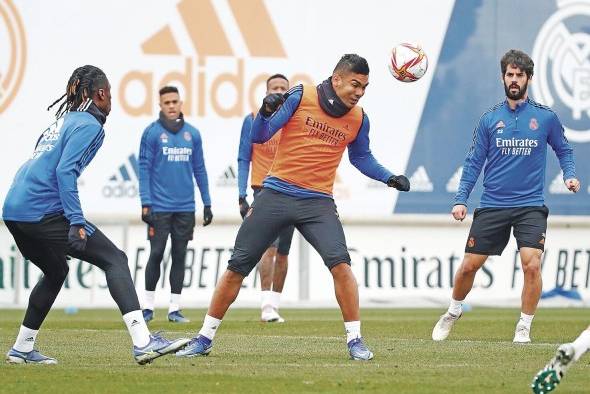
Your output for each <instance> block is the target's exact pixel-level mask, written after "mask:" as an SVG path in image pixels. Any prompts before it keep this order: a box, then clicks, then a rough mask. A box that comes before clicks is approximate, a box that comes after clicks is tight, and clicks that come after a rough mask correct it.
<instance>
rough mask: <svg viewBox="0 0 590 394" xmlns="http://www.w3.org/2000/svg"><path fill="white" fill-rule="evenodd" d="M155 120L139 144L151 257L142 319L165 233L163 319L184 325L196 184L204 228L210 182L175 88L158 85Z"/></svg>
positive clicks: (148, 310)
mask: <svg viewBox="0 0 590 394" xmlns="http://www.w3.org/2000/svg"><path fill="white" fill-rule="evenodd" d="M159 93H160V109H161V111H160V118H159V119H158V120H156V121H155V122H152V123H151V124H150V125H149V126H148V127H147V128H146V129H145V131H144V132H143V135H142V136H141V145H140V147H139V195H140V198H141V220H143V221H144V222H145V223H147V225H148V239H149V241H150V256H149V258H148V262H147V265H146V267H145V299H144V305H143V317H144V319H145V321H146V322H149V321H150V320H152V319H153V318H154V303H155V298H156V285H157V283H158V280H159V279H160V265H161V262H162V258H163V257H164V249H165V248H166V242H167V241H168V235H170V238H171V240H172V246H171V248H170V255H171V257H172V264H171V267H170V305H169V307H168V321H170V322H174V323H188V322H189V319H187V318H185V317H184V316H183V315H182V312H181V311H180V294H181V292H182V287H183V283H184V269H185V266H184V264H185V258H186V248H187V245H188V241H189V240H191V239H193V230H194V227H195V186H194V181H193V176H194V178H195V180H196V181H197V185H198V186H199V191H200V193H201V200H202V201H203V205H204V208H203V226H207V225H209V224H210V223H211V221H212V220H213V214H212V213H211V198H210V197H209V182H208V180H207V170H206V169H205V160H204V159H203V146H202V142H201V134H200V133H199V130H197V129H196V128H194V127H193V126H191V125H190V124H189V123H188V122H185V121H184V116H183V114H182V112H181V110H182V101H181V100H180V95H179V94H178V89H177V88H176V87H174V86H164V87H163V88H161V89H160V92H159Z"/></svg>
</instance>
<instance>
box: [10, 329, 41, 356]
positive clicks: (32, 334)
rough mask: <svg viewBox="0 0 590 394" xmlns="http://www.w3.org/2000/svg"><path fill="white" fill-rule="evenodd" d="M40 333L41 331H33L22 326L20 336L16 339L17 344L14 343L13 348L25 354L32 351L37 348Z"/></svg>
mask: <svg viewBox="0 0 590 394" xmlns="http://www.w3.org/2000/svg"><path fill="white" fill-rule="evenodd" d="M38 333H39V330H31V329H30V328H27V327H25V326H20V330H19V331H18V336H17V337H16V342H15V343H14V346H12V347H13V349H14V350H18V351H19V352H24V353H28V352H30V351H32V350H33V347H34V346H35V340H36V339H37V334H38Z"/></svg>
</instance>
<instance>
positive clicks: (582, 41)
mask: <svg viewBox="0 0 590 394" xmlns="http://www.w3.org/2000/svg"><path fill="white" fill-rule="evenodd" d="M557 6H558V9H557V11H556V12H555V13H554V14H553V15H551V16H550V17H549V18H548V19H547V21H546V22H545V23H544V24H543V26H542V27H541V30H540V31H539V34H538V35H537V39H536V41H535V44H534V47H533V61H534V62H535V83H534V84H533V85H531V90H532V95H533V97H534V98H535V100H536V101H539V102H540V103H542V104H544V105H548V106H550V107H552V108H553V109H554V110H555V111H556V112H557V113H559V114H560V118H561V120H562V122H563V125H564V129H565V133H566V136H567V138H568V139H569V140H571V141H574V142H590V34H589V33H588V29H587V28H586V26H588V24H590V2H588V1H585V0H557Z"/></svg>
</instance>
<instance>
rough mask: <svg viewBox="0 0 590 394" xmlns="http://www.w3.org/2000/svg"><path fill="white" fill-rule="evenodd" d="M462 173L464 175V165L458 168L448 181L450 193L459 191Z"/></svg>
mask: <svg viewBox="0 0 590 394" xmlns="http://www.w3.org/2000/svg"><path fill="white" fill-rule="evenodd" d="M461 175H463V167H459V168H457V171H455V173H454V174H453V176H452V177H451V179H449V181H448V182H447V185H446V189H447V192H449V193H457V192H458V191H459V184H460V183H461Z"/></svg>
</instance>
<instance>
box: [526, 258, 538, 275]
mask: <svg viewBox="0 0 590 394" xmlns="http://www.w3.org/2000/svg"><path fill="white" fill-rule="evenodd" d="M522 272H523V273H524V274H525V275H527V276H539V275H541V264H540V263H539V262H537V261H532V262H528V263H523V264H522Z"/></svg>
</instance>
